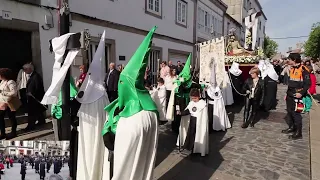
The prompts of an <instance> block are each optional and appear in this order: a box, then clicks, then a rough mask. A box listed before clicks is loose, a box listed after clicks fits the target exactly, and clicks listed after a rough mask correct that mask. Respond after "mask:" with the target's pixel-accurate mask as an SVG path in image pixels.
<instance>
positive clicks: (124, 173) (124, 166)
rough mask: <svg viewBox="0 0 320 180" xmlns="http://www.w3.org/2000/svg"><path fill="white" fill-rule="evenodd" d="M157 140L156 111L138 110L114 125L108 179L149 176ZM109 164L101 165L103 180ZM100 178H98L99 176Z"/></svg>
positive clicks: (140, 179) (146, 179) (148, 178)
mask: <svg viewBox="0 0 320 180" xmlns="http://www.w3.org/2000/svg"><path fill="white" fill-rule="evenodd" d="M157 144H158V122H157V115H156V113H154V112H151V111H144V110H143V111H140V112H139V113H137V114H134V115H132V116H130V117H128V118H123V117H121V118H120V120H119V122H118V125H117V134H116V138H115V146H114V170H113V178H112V180H151V179H152V178H153V170H154V166H155V160H156V151H157ZM108 177H109V168H108V166H105V167H104V168H103V180H109V179H108ZM99 180H100V179H99Z"/></svg>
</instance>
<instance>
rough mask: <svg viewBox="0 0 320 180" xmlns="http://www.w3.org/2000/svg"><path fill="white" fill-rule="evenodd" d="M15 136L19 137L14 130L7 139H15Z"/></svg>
mask: <svg viewBox="0 0 320 180" xmlns="http://www.w3.org/2000/svg"><path fill="white" fill-rule="evenodd" d="M15 137H17V133H16V132H14V131H13V132H11V133H10V134H8V135H7V137H6V140H9V139H13V138H15Z"/></svg>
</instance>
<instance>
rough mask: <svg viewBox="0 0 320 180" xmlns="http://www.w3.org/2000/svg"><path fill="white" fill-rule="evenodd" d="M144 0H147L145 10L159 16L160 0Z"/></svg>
mask: <svg viewBox="0 0 320 180" xmlns="http://www.w3.org/2000/svg"><path fill="white" fill-rule="evenodd" d="M146 1H147V11H148V12H151V13H153V14H156V15H159V16H161V5H162V2H161V1H162V0H146Z"/></svg>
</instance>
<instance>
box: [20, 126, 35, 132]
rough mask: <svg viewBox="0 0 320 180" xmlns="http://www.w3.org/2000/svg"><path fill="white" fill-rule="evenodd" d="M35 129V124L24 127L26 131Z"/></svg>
mask: <svg viewBox="0 0 320 180" xmlns="http://www.w3.org/2000/svg"><path fill="white" fill-rule="evenodd" d="M34 129H35V127H34V126H33V127H31V126H29V125H28V126H27V127H26V128H25V129H23V130H24V131H31V130H34Z"/></svg>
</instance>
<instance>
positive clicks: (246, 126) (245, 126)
mask: <svg viewBox="0 0 320 180" xmlns="http://www.w3.org/2000/svg"><path fill="white" fill-rule="evenodd" d="M248 126H249V124H248V123H243V124H242V125H241V127H242V128H243V129H246V128H248Z"/></svg>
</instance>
